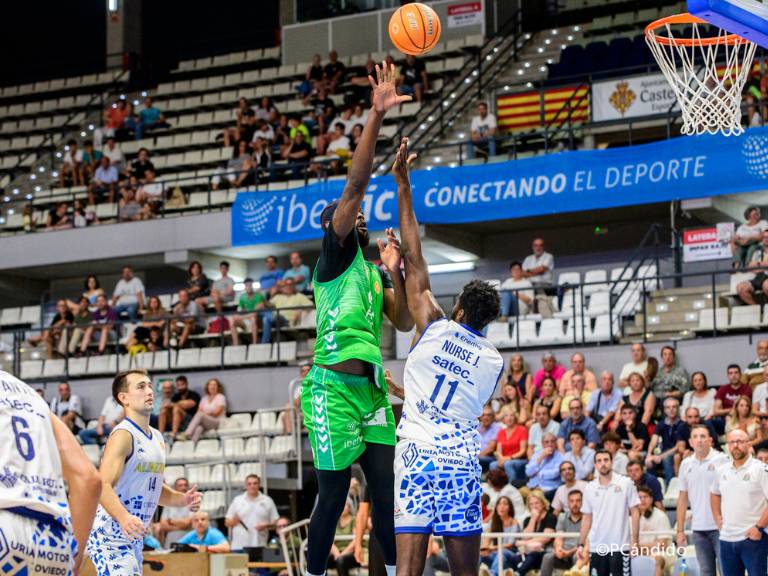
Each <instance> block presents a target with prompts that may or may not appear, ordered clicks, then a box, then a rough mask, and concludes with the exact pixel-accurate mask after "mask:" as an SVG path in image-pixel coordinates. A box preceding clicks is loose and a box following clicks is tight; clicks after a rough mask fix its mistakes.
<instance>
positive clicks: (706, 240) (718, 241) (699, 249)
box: [683, 222, 733, 262]
mask: <svg viewBox="0 0 768 576" xmlns="http://www.w3.org/2000/svg"><path fill="white" fill-rule="evenodd" d="M732 236H733V223H732V222H724V223H722V224H718V225H717V226H709V227H707V228H689V229H688V230H684V231H683V261H684V262H705V261H707V260H727V259H729V258H730V257H731V244H730V240H731V237H732Z"/></svg>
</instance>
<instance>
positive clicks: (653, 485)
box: [627, 460, 667, 514]
mask: <svg viewBox="0 0 768 576" xmlns="http://www.w3.org/2000/svg"><path fill="white" fill-rule="evenodd" d="M627 476H629V477H630V478H631V479H632V481H633V482H634V483H635V486H637V487H638V488H639V487H640V486H648V488H650V489H651V492H653V505H654V506H656V508H658V509H659V510H661V511H662V512H664V513H665V514H666V512H667V511H666V510H665V509H664V493H663V492H662V491H661V483H660V482H659V480H658V479H657V478H656V476H654V475H653V474H651V473H649V472H646V471H645V468H644V467H643V462H642V461H641V460H630V461H629V464H627Z"/></svg>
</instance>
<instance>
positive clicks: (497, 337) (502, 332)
mask: <svg viewBox="0 0 768 576" xmlns="http://www.w3.org/2000/svg"><path fill="white" fill-rule="evenodd" d="M486 337H487V338H488V341H489V342H491V343H492V344H493V345H494V346H496V347H497V348H510V347H512V346H514V345H515V344H514V342H513V340H512V339H510V336H509V324H507V323H506V322H491V323H490V324H489V325H488V333H487V335H486Z"/></svg>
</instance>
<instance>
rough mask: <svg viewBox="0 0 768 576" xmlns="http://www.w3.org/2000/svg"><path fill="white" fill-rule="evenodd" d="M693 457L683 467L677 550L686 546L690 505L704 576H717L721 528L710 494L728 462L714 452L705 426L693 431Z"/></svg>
mask: <svg viewBox="0 0 768 576" xmlns="http://www.w3.org/2000/svg"><path fill="white" fill-rule="evenodd" d="M691 444H692V445H693V450H694V451H693V453H692V454H691V455H690V456H688V457H687V458H686V459H685V460H683V463H682V464H681V465H680V476H679V486H680V492H679V495H678V499H677V523H676V529H677V535H676V541H677V545H678V546H687V545H688V538H687V536H686V534H685V527H686V524H687V521H686V516H687V511H688V503H689V502H690V505H691V521H690V526H691V530H692V531H693V538H692V540H693V545H694V546H695V548H696V558H697V559H698V561H699V569H700V573H701V574H702V576H715V573H716V571H717V569H716V567H717V564H718V559H719V557H720V543H719V541H718V536H719V534H718V526H717V524H716V523H715V519H714V518H713V517H712V505H711V499H710V490H711V488H712V485H713V484H714V483H715V482H716V476H717V472H716V471H717V470H718V469H719V468H720V467H721V466H722V465H723V464H725V463H727V461H728V459H727V457H726V456H725V454H723V453H722V452H718V451H717V450H714V449H713V448H712V437H711V436H710V435H709V430H708V429H707V428H706V427H705V426H701V425H699V426H694V428H693V429H692V430H691Z"/></svg>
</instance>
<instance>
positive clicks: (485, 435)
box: [477, 404, 502, 472]
mask: <svg viewBox="0 0 768 576" xmlns="http://www.w3.org/2000/svg"><path fill="white" fill-rule="evenodd" d="M501 428H502V426H501V424H499V423H498V422H496V417H495V415H494V413H493V407H491V405H490V404H486V405H485V406H483V415H482V416H480V426H478V427H477V431H478V432H479V433H480V453H479V454H478V456H479V457H480V466H481V467H482V469H483V472H487V471H488V467H489V466H490V465H491V462H495V461H496V455H495V454H496V438H497V437H498V435H499V430H501Z"/></svg>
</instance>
